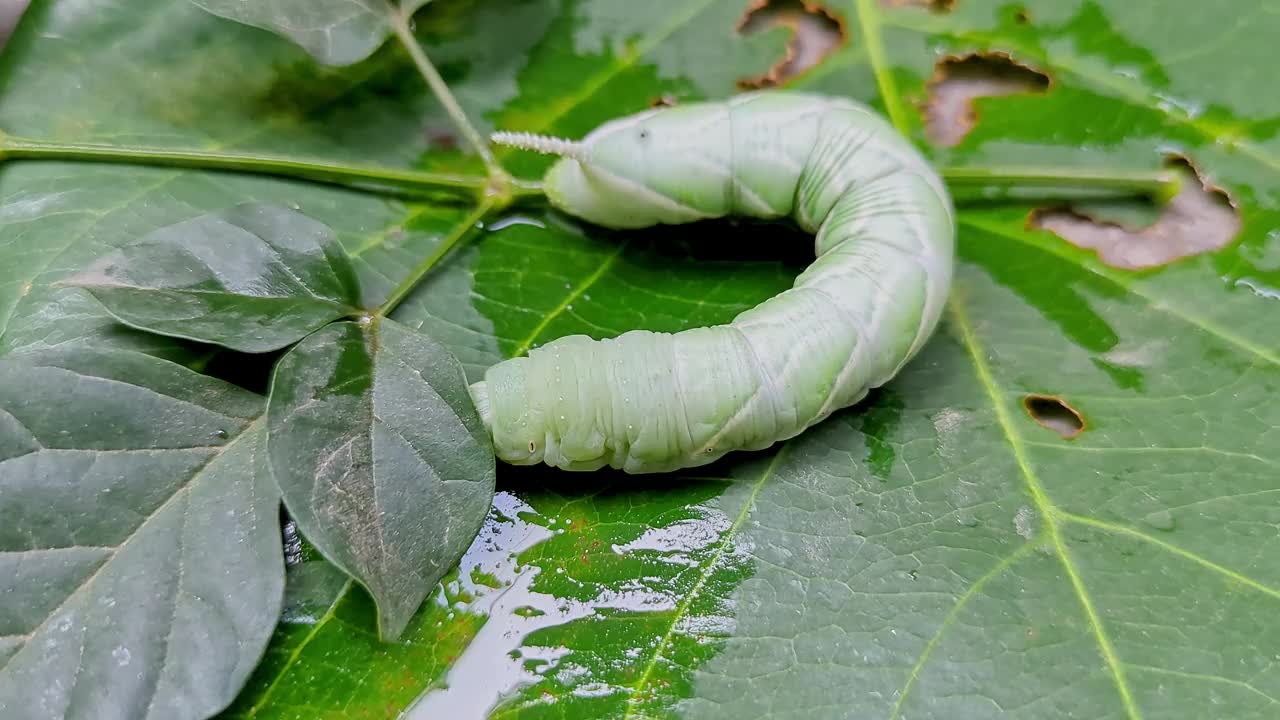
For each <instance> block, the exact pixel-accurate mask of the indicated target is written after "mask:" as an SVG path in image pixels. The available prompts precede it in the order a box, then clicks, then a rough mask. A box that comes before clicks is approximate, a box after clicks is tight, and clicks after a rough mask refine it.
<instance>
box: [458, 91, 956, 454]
mask: <svg viewBox="0 0 1280 720" xmlns="http://www.w3.org/2000/svg"><path fill="white" fill-rule="evenodd" d="M494 139H495V141H498V142H504V143H506V144H509V145H515V146H517V147H523V148H526V149H531V150H537V151H541V152H551V153H554V154H557V155H561V156H562V159H561V160H559V161H558V162H557V163H556V164H555V165H554V166H552V168H551V169H550V171H549V172H548V173H547V176H546V178H545V188H546V192H547V196H548V197H549V198H550V200H551V202H552V204H553V205H555V206H556V207H558V208H560V209H562V210H564V211H565V212H568V213H570V214H572V215H576V216H578V217H580V218H583V219H585V220H588V221H590V222H593V223H596V224H599V225H604V226H606V227H613V228H638V227H646V226H650V225H656V224H663V223H665V224H676V223H685V222H691V221H695V220H701V219H704V218H717V217H722V216H726V215H745V216H750V217H757V218H777V217H782V216H790V217H792V218H793V219H794V220H795V222H796V223H798V224H799V225H800V227H802V228H804V229H805V230H807V231H809V232H814V233H816V234H817V238H816V245H817V247H816V250H817V256H818V257H817V260H816V261H815V262H814V263H813V264H812V265H811V266H809V267H808V268H807V269H806V270H805V271H804V272H803V273H802V274H801V275H800V276H799V277H798V278H796V282H795V285H794V287H792V288H791V289H790V290H787V291H786V292H784V293H782V294H780V295H778V296H776V297H774V298H771V299H770V300H768V301H766V302H764V303H762V304H760V305H759V306H757V307H755V308H752V309H750V310H747V311H746V312H743V313H742V314H740V315H738V316H737V317H736V318H734V320H733V321H732V322H730V323H729V324H727V325H721V326H717V327H708V328H698V329H693V330H686V331H684V332H679V333H675V334H667V333H654V332H647V331H632V332H628V333H625V334H623V335H621V336H619V337H616V338H612V339H608V340H591V339H589V338H587V337H586V336H581V335H575V336H570V337H563V338H560V339H558V340H555V341H553V342H550V343H547V344H546V345H544V346H542V347H540V348H538V349H535V350H533V351H532V352H530V353H529V354H528V356H527V357H520V358H513V359H510V360H506V361H504V362H501V363H498V364H497V365H494V366H493V367H491V368H490V369H489V370H488V371H487V373H486V374H485V379H484V380H483V381H481V382H478V383H475V384H474V385H472V386H471V393H472V397H473V398H474V399H475V401H476V405H477V407H478V408H479V410H480V414H481V416H482V418H483V419H484V421H485V424H486V425H488V426H489V428H490V430H491V432H492V435H493V442H494V447H495V449H496V452H497V455H498V457H499V458H501V459H502V460H504V461H506V462H508V463H514V464H534V463H538V462H545V463H547V464H548V465H553V466H556V467H559V468H563V469H566V470H595V469H597V468H600V467H603V466H605V465H610V466H612V467H615V468H620V469H622V470H624V471H626V472H631V473H647V472H665V471H670V470H675V469H679V468H685V467H692V466H696V465H703V464H706V463H709V462H711V461H713V460H715V459H716V458H719V457H720V456H722V455H724V454H725V453H727V452H730V451H733V450H759V449H763V448H766V447H768V446H770V445H772V444H773V443H775V442H778V441H779V440H785V439H787V438H790V437H793V436H795V435H797V434H798V433H800V432H801V431H803V430H804V429H805V428H807V427H809V426H810V425H813V424H814V423H817V422H818V421H820V420H822V419H824V418H826V417H827V416H828V415H830V414H831V413H832V412H834V411H835V410H838V409H840V408H843V407H847V406H849V405H852V404H854V403H856V402H858V401H859V400H860V399H862V398H863V397H864V396H865V395H866V394H867V391H868V390H869V389H870V388H874V387H878V386H880V385H882V384H883V383H885V382H886V381H888V380H889V379H890V378H891V377H893V376H894V374H896V373H897V372H898V370H900V369H901V368H902V366H903V365H904V364H906V362H907V361H908V360H910V359H911V357H912V356H913V355H915V353H916V352H917V351H918V350H919V349H920V347H921V345H923V344H924V342H925V340H926V339H927V338H928V337H929V335H930V333H932V331H933V329H934V327H935V326H936V325H937V322H938V316H939V314H940V313H941V311H942V306H943V303H944V301H945V299H946V297H947V292H948V290H949V288H950V284H951V275H952V265H953V251H954V244H955V220H954V215H953V210H952V204H951V200H950V197H949V196H948V194H947V191H946V188H945V187H944V185H943V183H942V181H941V179H940V178H939V177H938V175H937V174H936V173H935V172H934V171H933V169H932V168H930V167H929V165H928V164H927V163H926V161H925V160H924V158H923V157H922V156H921V155H920V154H919V153H918V152H917V151H916V149H915V148H914V147H912V146H911V144H910V143H909V142H908V141H907V140H906V139H904V138H903V137H902V136H901V135H899V134H898V133H897V132H896V131H895V130H894V129H893V127H892V126H890V125H889V124H888V123H887V122H885V121H884V120H883V119H882V118H881V117H879V116H878V115H876V114H874V113H873V112H872V111H870V110H869V109H867V108H866V107H864V106H862V105H859V104H857V103H854V102H851V101H849V100H844V99H837V98H830V97H823V96H817V95H808V94H799V93H791V92H782V91H763V92H757V93H749V94H744V95H739V96H736V97H734V98H732V99H731V100H728V101H726V102H709V103H697V104H690V105H680V106H676V107H669V108H660V109H657V110H652V111H649V112H644V113H640V114H638V115H634V116H630V117H625V118H621V119H618V120H615V121H613V122H610V123H608V124H606V125H604V126H602V127H600V128H599V129H597V130H595V131H594V132H592V133H591V134H590V135H588V136H587V137H586V138H585V139H584V140H582V141H581V142H570V141H565V140H559V139H555V138H546V137H542V136H534V135H527V134H516V133H499V134H498V135H495V138H494Z"/></svg>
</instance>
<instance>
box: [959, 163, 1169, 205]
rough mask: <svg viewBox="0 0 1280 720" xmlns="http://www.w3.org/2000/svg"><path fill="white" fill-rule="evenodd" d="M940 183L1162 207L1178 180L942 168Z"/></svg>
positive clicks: (1153, 175) (1132, 174) (1075, 171)
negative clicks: (1117, 198) (1127, 198)
mask: <svg viewBox="0 0 1280 720" xmlns="http://www.w3.org/2000/svg"><path fill="white" fill-rule="evenodd" d="M938 172H939V174H941V175H942V179H943V180H945V181H946V183H947V185H948V186H949V187H952V188H958V189H961V188H963V189H968V188H999V189H1005V190H1017V189H1023V188H1046V189H1050V190H1068V191H1082V192H1086V193H1102V194H1120V195H1138V196H1146V197H1150V198H1152V199H1154V200H1156V201H1157V202H1160V203H1164V202H1167V201H1168V200H1170V199H1171V198H1172V197H1173V196H1174V195H1176V194H1177V192H1178V188H1179V187H1180V185H1181V180H1180V179H1179V177H1178V175H1177V174H1176V173H1174V172H1170V171H1166V170H1156V171H1141V170H1138V171H1127V170H1090V169H1081V168H1070V167H1025V168H1022V167H1002V166H993V167H976V166H966V167H942V168H939V169H938Z"/></svg>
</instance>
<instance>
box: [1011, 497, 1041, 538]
mask: <svg viewBox="0 0 1280 720" xmlns="http://www.w3.org/2000/svg"><path fill="white" fill-rule="evenodd" d="M1035 519H1036V511H1035V510H1032V509H1031V508H1030V507H1027V506H1026V505H1023V506H1022V507H1020V508H1018V512H1017V513H1015V514H1014V516H1013V529H1014V530H1015V531H1017V533H1018V534H1019V535H1021V536H1022V537H1023V538H1025V539H1027V540H1030V539H1031V536H1032V535H1033V534H1034V528H1032V526H1031V525H1032V523H1033V522H1035Z"/></svg>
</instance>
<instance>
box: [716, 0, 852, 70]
mask: <svg viewBox="0 0 1280 720" xmlns="http://www.w3.org/2000/svg"><path fill="white" fill-rule="evenodd" d="M776 27H785V28H788V29H790V30H791V40H790V41H789V42H788V43H787V51H786V53H785V54H784V55H783V57H782V59H780V60H778V62H776V63H774V64H773V67H771V68H769V69H768V70H767V71H766V72H765V73H764V74H763V75H758V76H756V77H753V78H744V79H742V80H739V81H738V87H740V88H743V89H754V88H765V87H773V86H775V85H781V84H783V83H785V82H786V81H788V80H790V79H792V78H794V77H796V76H797V75H800V74H801V73H803V72H804V71H805V70H808V69H809V68H811V67H813V66H814V65H817V64H818V63H820V62H822V60H823V59H824V58H826V57H827V56H828V55H830V54H831V53H832V52H834V51H835V50H836V48H838V47H840V46H841V45H843V44H844V43H845V41H846V40H847V39H848V37H849V35H848V33H847V32H846V31H845V26H844V21H843V20H842V19H840V17H839V16H837V15H836V14H834V13H832V12H831V11H830V10H827V9H826V8H824V7H822V6H821V5H819V4H818V3H815V2H811V1H807V0H753V2H752V3H751V6H750V7H748V8H747V12H746V14H744V15H743V16H742V19H741V20H739V21H738V28H737V29H738V32H739V33H742V34H743V35H751V34H754V33H758V32H763V31H766V30H772V29H773V28H776Z"/></svg>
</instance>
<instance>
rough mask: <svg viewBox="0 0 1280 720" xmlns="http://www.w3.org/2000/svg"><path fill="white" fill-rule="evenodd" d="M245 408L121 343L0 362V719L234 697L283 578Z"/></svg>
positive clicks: (273, 498)
mask: <svg viewBox="0 0 1280 720" xmlns="http://www.w3.org/2000/svg"><path fill="white" fill-rule="evenodd" d="M261 410H262V404H261V400H260V399H259V398H258V397H257V396H255V395H252V394H250V393H246V392H244V391H242V390H238V389H236V388H233V387H230V386H228V385H225V384H223V383H220V382H218V381H216V380H212V379H209V378H205V377H202V376H200V375H197V374H195V373H192V372H190V371H189V370H186V369H184V368H181V367H179V366H176V365H172V364H170V363H168V362H166V361H163V360H158V359H155V358H151V357H147V356H145V355H140V354H138V353H133V352H124V351H91V350H71V351H63V352H52V351H50V352H40V353H27V354H22V355H10V356H8V357H6V358H4V359H3V360H0V498H3V501H2V502H0V597H3V598H4V602H3V604H0V717H4V718H6V720H7V719H9V718H12V719H13V720H49V719H51V718H84V719H85V720H100V719H102V718H122V719H123V718H139V719H141V718H148V719H151V718H154V719H155V720H161V719H163V720H177V719H182V718H193V719H198V718H203V717H207V716H208V715H210V714H212V713H214V712H217V711H218V710H219V709H221V708H222V707H224V706H225V705H226V704H227V703H228V702H229V701H230V700H231V698H232V697H234V695H235V693H236V691H237V690H238V689H239V687H240V685H241V684H243V683H244V681H245V679H246V678H247V677H248V675H249V673H250V672H251V671H252V670H253V667H254V665H255V664H256V663H257V661H258V658H259V657H260V656H261V654H262V651H263V648H264V647H265V646H266V642H267V640H268V638H269V637H270V636H271V629H272V627H274V626H275V623H276V618H277V616H278V614H279V611H280V599H281V592H282V589H283V584H284V571H283V570H284V568H283V563H282V562H281V557H280V546H279V538H280V535H279V529H278V528H279V525H278V522H277V517H278V511H277V508H278V506H279V495H278V493H277V491H276V489H275V486H274V484H273V483H272V482H271V481H270V479H269V478H268V476H267V475H266V473H265V470H266V467H265V459H264V458H263V452H262V450H263V448H262V445H263V442H262V441H263V438H264V436H265V433H264V430H263V425H264V424H265V423H263V422H262V421H260V420H258V419H257V418H258V416H259V414H260V413H261ZM71 418H76V422H71V421H70V419H71Z"/></svg>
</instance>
